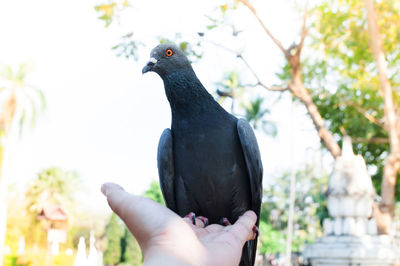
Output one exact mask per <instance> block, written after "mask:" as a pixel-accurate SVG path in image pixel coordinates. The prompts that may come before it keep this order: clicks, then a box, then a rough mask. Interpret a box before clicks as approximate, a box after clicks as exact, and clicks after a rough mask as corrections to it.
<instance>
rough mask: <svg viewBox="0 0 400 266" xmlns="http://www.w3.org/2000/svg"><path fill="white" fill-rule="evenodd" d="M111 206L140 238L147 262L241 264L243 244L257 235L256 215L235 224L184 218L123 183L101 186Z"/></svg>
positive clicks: (241, 219)
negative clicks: (131, 191)
mask: <svg viewBox="0 0 400 266" xmlns="http://www.w3.org/2000/svg"><path fill="white" fill-rule="evenodd" d="M101 191H102V193H103V194H104V195H105V196H106V197H107V201H108V204H109V205H110V207H111V209H112V210H113V211H114V212H115V213H116V214H117V215H118V216H119V217H120V218H121V219H122V220H123V222H124V223H125V224H126V226H127V227H128V229H129V231H130V232H131V233H132V234H133V236H134V237H135V238H136V240H137V241H138V243H139V245H140V248H141V250H142V254H143V257H144V265H166V266H168V265H196V266H197V265H221V266H225V265H226V266H228V265H229V266H230V265H238V264H239V262H240V257H241V253H242V247H243V245H244V243H245V242H246V241H248V240H252V239H254V237H255V233H254V232H253V226H254V225H255V223H256V220H257V216H256V215H255V213H254V212H253V211H247V212H245V213H244V214H243V215H242V216H241V217H240V218H239V219H238V220H237V221H236V222H235V223H234V224H233V225H227V226H222V225H219V224H211V225H208V226H206V227H204V223H203V221H202V220H201V219H198V218H196V219H195V223H196V224H195V225H194V224H193V221H192V219H190V218H181V217H180V216H178V215H177V214H175V213H174V212H172V211H171V210H169V209H168V208H166V207H165V206H163V205H161V204H159V203H157V202H155V201H153V200H151V199H148V198H145V197H141V196H135V195H132V194H129V193H127V192H126V191H125V190H124V189H123V188H122V187H121V186H119V185H117V184H114V183H105V184H103V185H102V187H101Z"/></svg>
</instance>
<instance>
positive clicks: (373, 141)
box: [303, 0, 400, 233]
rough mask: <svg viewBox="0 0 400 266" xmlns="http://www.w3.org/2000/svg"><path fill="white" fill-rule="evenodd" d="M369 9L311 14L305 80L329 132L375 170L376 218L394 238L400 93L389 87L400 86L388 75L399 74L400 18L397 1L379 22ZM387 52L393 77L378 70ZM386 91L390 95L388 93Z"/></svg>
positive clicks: (380, 8) (354, 6)
mask: <svg viewBox="0 0 400 266" xmlns="http://www.w3.org/2000/svg"><path fill="white" fill-rule="evenodd" d="M369 4H370V7H369V8H365V3H363V2H362V1H356V0H347V1H341V2H340V5H336V6H335V4H334V3H333V2H331V1H323V2H322V3H320V4H318V5H317V6H315V7H314V8H313V9H312V10H311V19H312V25H313V28H312V29H313V31H312V34H311V36H310V37H311V44H310V47H311V48H312V49H313V51H314V55H315V56H308V58H307V59H306V60H304V61H303V70H304V75H303V77H304V82H305V84H306V86H307V87H308V88H309V89H310V91H311V92H312V96H313V99H314V101H315V103H316V105H317V106H318V110H319V111H320V113H321V115H322V117H324V118H325V119H326V120H327V121H328V123H327V126H328V128H329V130H330V131H331V132H332V133H333V134H334V135H336V136H339V135H349V136H351V137H352V138H353V140H354V142H355V145H354V150H355V151H356V153H360V154H362V155H363V156H364V158H365V160H366V162H367V164H368V165H370V166H373V168H372V169H376V171H375V174H374V175H373V182H374V185H375V188H376V190H377V192H378V193H379V192H380V195H381V198H382V200H381V202H380V203H379V205H375V208H374V212H375V213H374V216H375V218H376V219H377V220H378V227H379V231H380V232H381V233H389V231H390V229H391V220H392V215H393V206H394V196H395V193H394V191H395V184H396V182H395V181H396V176H398V172H399V160H398V159H397V157H398V155H396V154H398V147H399V145H398V141H399V140H398V139H399V132H397V133H396V131H398V129H396V128H398V124H399V122H398V120H399V119H398V113H397V114H395V112H394V111H395V110H396V109H398V104H399V102H398V90H392V88H391V86H390V85H391V84H392V85H393V88H398V86H399V84H400V83H399V79H398V78H397V77H396V75H395V74H390V75H389V74H388V73H397V72H398V71H399V68H398V60H399V53H398V49H397V48H396V45H395V43H398V42H399V40H400V36H399V35H398V34H397V33H396V30H395V29H397V28H398V26H399V25H400V16H399V14H398V12H397V11H396V7H395V2H394V1H384V2H379V3H377V4H376V10H377V12H378V15H379V16H378V17H376V16H375V18H373V19H371V18H370V19H369V20H368V19H367V17H370V14H371V12H373V11H374V8H373V7H372V5H371V3H369ZM368 9H369V12H368V13H366V10H368ZM376 23H379V24H380V25H388V27H381V28H380V30H381V33H379V31H378V27H377V25H375V30H374V32H372V31H371V24H376ZM368 28H369V29H370V30H368ZM381 35H382V36H384V37H385V41H383V42H382V41H381V47H380V48H378V49H376V48H374V47H373V46H374V45H372V44H374V42H379V39H380V36H381ZM375 46H376V45H375ZM374 50H375V52H374ZM376 50H380V52H377V51H376ZM383 51H385V52H386V60H387V70H388V71H385V70H384V71H381V70H379V69H380V68H382V65H384V64H385V62H382V61H381V62H380V63H377V62H378V60H377V56H376V54H377V53H379V54H380V55H381V58H383V59H384V58H385V54H384V52H383ZM379 65H381V66H379ZM382 72H387V73H386V74H383V75H382V74H381V73H382ZM385 76H386V78H385ZM382 79H384V82H383V83H382V81H381V82H380V80H382ZM384 85H385V86H386V91H390V92H389V93H386V94H385V93H384V91H385V90H384V89H383V86H384ZM390 98H392V99H390ZM390 110H391V111H390ZM389 114H390V115H389ZM389 116H391V118H390V119H389ZM389 120H390V121H391V122H390V123H388V121H389ZM391 132H392V133H391ZM393 132H394V133H393ZM390 136H392V137H390ZM396 136H397V137H396ZM391 139H392V140H391ZM396 142H397V143H396Z"/></svg>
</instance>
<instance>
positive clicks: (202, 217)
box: [197, 216, 208, 227]
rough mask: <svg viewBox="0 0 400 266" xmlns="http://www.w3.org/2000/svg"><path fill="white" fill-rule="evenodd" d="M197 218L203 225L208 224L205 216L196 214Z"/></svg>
mask: <svg viewBox="0 0 400 266" xmlns="http://www.w3.org/2000/svg"><path fill="white" fill-rule="evenodd" d="M197 218H199V219H200V220H201V221H202V222H203V224H204V227H206V226H207V225H208V218H207V217H204V216H197Z"/></svg>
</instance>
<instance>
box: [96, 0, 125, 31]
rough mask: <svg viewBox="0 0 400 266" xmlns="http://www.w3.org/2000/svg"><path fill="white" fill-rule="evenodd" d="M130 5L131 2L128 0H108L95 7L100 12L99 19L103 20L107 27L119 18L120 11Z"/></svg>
mask: <svg viewBox="0 0 400 266" xmlns="http://www.w3.org/2000/svg"><path fill="white" fill-rule="evenodd" d="M128 7H130V4H129V1H127V0H117V1H112V0H108V1H107V3H102V4H99V5H96V6H95V7H94V9H95V10H96V11H97V12H98V13H100V16H99V17H98V19H100V20H103V21H104V22H105V27H106V28H107V27H108V26H110V25H111V23H112V22H113V21H115V20H118V19H119V13H120V12H122V11H123V10H125V9H126V8H128Z"/></svg>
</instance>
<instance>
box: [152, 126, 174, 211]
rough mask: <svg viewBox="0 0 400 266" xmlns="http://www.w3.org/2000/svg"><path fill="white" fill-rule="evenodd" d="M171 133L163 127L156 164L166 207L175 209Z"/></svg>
mask: <svg viewBox="0 0 400 266" xmlns="http://www.w3.org/2000/svg"><path fill="white" fill-rule="evenodd" d="M172 141H173V140H172V134H171V130H170V129H169V128H167V129H165V130H164V132H163V133H162V135H161V137H160V141H159V142H158V153H157V166H158V175H159V177H160V186H161V191H162V194H163V196H164V200H165V203H166V204H167V207H168V208H170V209H171V210H173V211H174V212H176V211H177V209H176V202H175V170H174V157H173V153H172Z"/></svg>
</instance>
